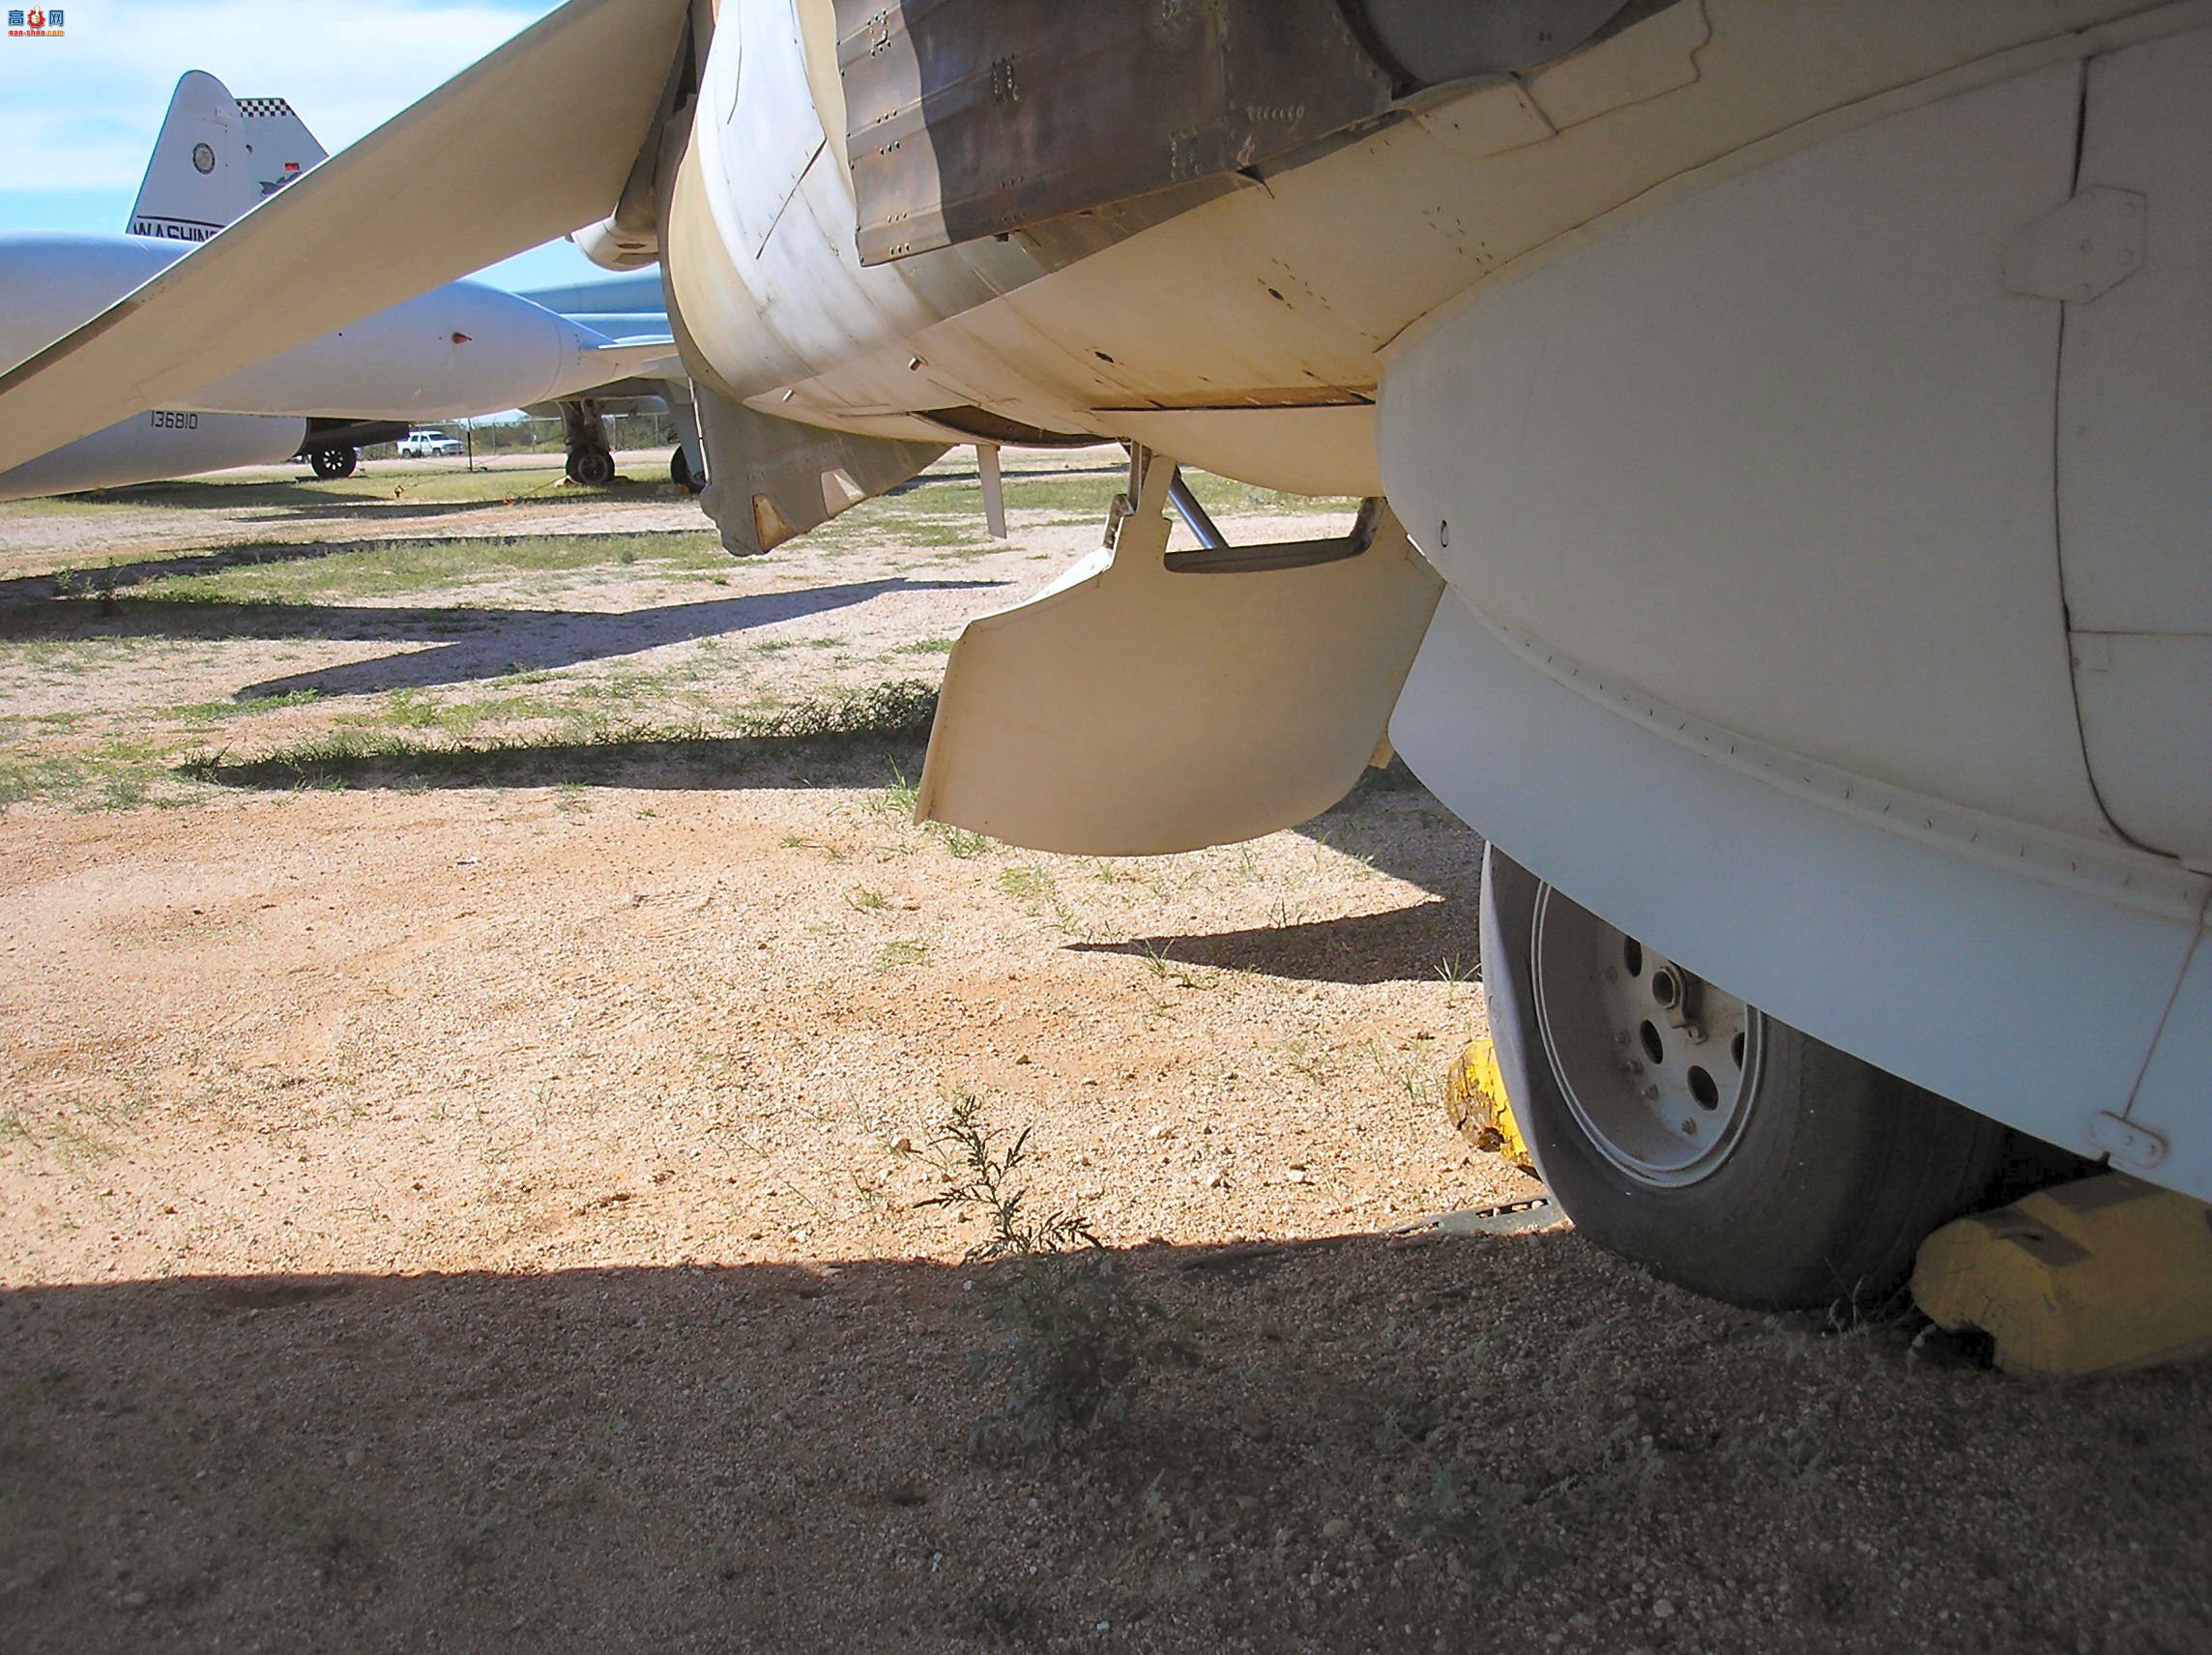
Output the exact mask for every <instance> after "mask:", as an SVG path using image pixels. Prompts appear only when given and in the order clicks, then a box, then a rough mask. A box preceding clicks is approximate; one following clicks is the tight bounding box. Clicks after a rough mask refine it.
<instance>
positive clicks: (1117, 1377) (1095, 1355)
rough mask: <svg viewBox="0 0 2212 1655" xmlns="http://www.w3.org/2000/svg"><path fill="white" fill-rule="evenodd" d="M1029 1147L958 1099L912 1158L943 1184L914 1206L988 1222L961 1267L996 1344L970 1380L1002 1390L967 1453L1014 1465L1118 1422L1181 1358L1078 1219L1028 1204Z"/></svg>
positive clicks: (1148, 1303) (1171, 1329)
mask: <svg viewBox="0 0 2212 1655" xmlns="http://www.w3.org/2000/svg"><path fill="white" fill-rule="evenodd" d="M1029 1148H1030V1133H1029V1129H1028V1128H1026V1127H1025V1128H1024V1129H1023V1130H1022V1131H1020V1132H1019V1133H1017V1134H1016V1135H1015V1136H1014V1138H1013V1140H1012V1141H1011V1142H1010V1143H1008V1142H1006V1141H1004V1139H1003V1138H1002V1137H1001V1136H1000V1135H999V1134H998V1133H997V1132H995V1131H994V1130H993V1129H992V1128H991V1127H990V1126H989V1125H988V1124H987V1123H986V1122H985V1120H984V1119H983V1114H982V1104H981V1100H980V1099H978V1098H976V1097H975V1096H974V1095H972V1094H962V1095H960V1096H958V1097H956V1098H955V1099H954V1100H953V1102H952V1105H951V1108H950V1111H949V1113H948V1114H947V1115H946V1118H945V1119H944V1120H943V1121H942V1122H941V1123H940V1124H939V1126H938V1128H937V1131H936V1133H935V1135H934V1136H933V1137H932V1139H931V1141H930V1142H929V1144H928V1145H927V1146H926V1147H923V1148H922V1149H920V1150H918V1151H917V1153H918V1154H920V1155H921V1156H923V1157H924V1158H925V1159H926V1160H927V1161H928V1162H929V1163H930V1164H931V1165H932V1166H934V1167H936V1168H937V1170H938V1171H939V1172H940V1173H941V1174H942V1175H943V1176H945V1177H946V1180H947V1183H946V1188H945V1190H944V1192H943V1193H942V1194H940V1195H937V1196H934V1197H932V1198H931V1199H930V1200H929V1201H928V1202H927V1203H926V1204H925V1205H930V1206H942V1207H949V1208H964V1209H968V1210H972V1211H975V1212H978V1213H980V1214H981V1215H982V1217H983V1218H984V1220H985V1221H986V1222H987V1223H988V1224H989V1225H990V1233H989V1234H988V1235H987V1236H986V1237H985V1238H984V1239H983V1240H982V1241H981V1242H980V1243H978V1244H977V1245H976V1246H975V1248H973V1249H972V1250H971V1251H970V1253H969V1261H970V1263H974V1264H975V1265H978V1266H979V1267H980V1268H981V1269H982V1271H983V1282H982V1292H981V1299H982V1308H983V1314H984V1316H985V1317H986V1318H987V1319H988V1321H990V1323H991V1326H992V1328H993V1330H994V1334H995V1337H994V1338H993V1341H992V1343H991V1344H990V1346H989V1347H988V1348H986V1349H985V1350H981V1351H978V1352H977V1353H976V1354H975V1357H974V1358H972V1360H971V1362H970V1371H971V1373H972V1374H973V1375H974V1376H975V1377H976V1378H978V1379H999V1380H1001V1381H1003V1382H1004V1386H1005V1402H1004V1406H1003V1407H1001V1408H998V1409H996V1410H995V1411H993V1412H991V1413H989V1414H986V1415H985V1416H984V1417H983V1418H982V1419H980V1420H978V1421H977V1422H976V1424H975V1429H974V1430H973V1431H972V1432H971V1433H970V1434H969V1439H968V1440H969V1447H970V1448H971V1449H972V1450H980V1449H983V1448H985V1447H987V1446H989V1445H990V1444H992V1443H993V1442H994V1441H1005V1440H1010V1441H1011V1442H1012V1444H1013V1445H1014V1446H1015V1447H1016V1448H1017V1449H1018V1450H1019V1452H1020V1453H1021V1455H1022V1457H1023V1458H1025V1459H1027V1458H1029V1457H1030V1456H1032V1455H1033V1454H1036V1453H1038V1452H1039V1451H1044V1452H1057V1451H1059V1450H1061V1449H1062V1448H1064V1447H1065V1446H1067V1445H1068V1442H1069V1439H1070V1438H1071V1437H1078V1436H1080V1435H1082V1434H1083V1433H1085V1432H1088V1431H1090V1430H1091V1428H1092V1427H1094V1426H1097V1425H1100V1424H1103V1423H1105V1422H1106V1421H1108V1420H1110V1419H1113V1418H1116V1417H1119V1416H1120V1415H1121V1412H1122V1411H1123V1410H1124V1409H1125V1408H1127V1406H1128V1399H1129V1397H1130V1395H1131V1394H1132V1393H1133V1392H1134V1391H1135V1390H1137V1389H1138V1388H1139V1387H1140V1386H1141V1385H1142V1384H1143V1383H1144V1382H1145V1381H1146V1379H1148V1378H1150V1374H1151V1373H1152V1372H1153V1371H1154V1370H1155V1369H1156V1368H1157V1367H1159V1366H1160V1365H1161V1364H1162V1363H1164V1362H1165V1361H1167V1360H1169V1359H1171V1358H1178V1357H1180V1358H1185V1359H1187V1357H1188V1355H1189V1350H1188V1346H1187V1344H1186V1343H1185V1342H1184V1341H1183V1340H1182V1339H1181V1338H1180V1337H1179V1330H1178V1329H1177V1328H1176V1326H1175V1325H1174V1324H1173V1322H1172V1321H1171V1320H1170V1319H1169V1317H1168V1315H1167V1313H1166V1312H1165V1311H1164V1310H1163V1309H1162V1308H1161V1306H1160V1305H1159V1304H1158V1303H1157V1301H1155V1300H1153V1299H1152V1298H1150V1297H1149V1296H1148V1295H1146V1294H1145V1293H1143V1292H1139V1291H1138V1290H1137V1289H1136V1288H1135V1287H1133V1286H1132V1285H1131V1284H1130V1283H1129V1282H1128V1281H1127V1279H1126V1278H1125V1277H1123V1276H1122V1275H1121V1272H1120V1271H1119V1270H1118V1269H1117V1268H1116V1265H1115V1261H1114V1257H1113V1255H1112V1254H1111V1253H1109V1252H1108V1251H1107V1250H1106V1248H1105V1246H1104V1245H1103V1244H1102V1243H1101V1242H1100V1241H1099V1239H1098V1237H1097V1236H1096V1234H1093V1233H1092V1231H1091V1225H1090V1222H1089V1220H1087V1219H1085V1218H1083V1217H1082V1216H1080V1215H1079V1214H1075V1213H1068V1212H1059V1211H1044V1210H1035V1209H1033V1208H1032V1207H1031V1205H1030V1204H1029V1192H1028V1190H1027V1189H1026V1188H1025V1187H1024V1186H1023V1183H1022V1180H1021V1179H1020V1177H1019V1176H1018V1175H1019V1174H1020V1173H1021V1170H1022V1168H1023V1167H1024V1166H1025V1165H1026V1164H1027V1163H1028V1160H1029Z"/></svg>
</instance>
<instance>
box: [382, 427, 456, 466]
mask: <svg viewBox="0 0 2212 1655" xmlns="http://www.w3.org/2000/svg"><path fill="white" fill-rule="evenodd" d="M395 451H396V452H397V453H398V455H399V457H400V458H401V459H403V460H435V459H444V458H446V457H448V456H449V455H451V454H457V453H462V452H464V451H465V450H464V449H463V446H462V445H461V444H460V443H459V442H458V441H456V440H455V439H454V438H451V437H449V436H447V435H446V433H445V432H443V431H410V432H408V433H407V435H405V436H404V437H402V438H400V439H399V445H398V448H397V450H395Z"/></svg>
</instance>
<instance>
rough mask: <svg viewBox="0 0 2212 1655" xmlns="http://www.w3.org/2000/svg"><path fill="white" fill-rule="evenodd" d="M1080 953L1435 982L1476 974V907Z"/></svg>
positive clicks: (1413, 910) (1331, 978) (1430, 907)
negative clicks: (1446, 974) (1447, 974)
mask: <svg viewBox="0 0 2212 1655" xmlns="http://www.w3.org/2000/svg"><path fill="white" fill-rule="evenodd" d="M1063 946H1064V947H1065V948H1066V949H1067V950H1068V951H1069V952H1070V953H1077V954H1127V955H1130V956H1131V957H1133V958H1138V959H1146V960H1153V961H1159V962H1162V963H1165V964H1170V965H1173V966H1183V967H1197V968H1199V969H1201V970H1210V971H1230V972H1257V973H1259V974H1261V975H1262V976H1270V977H1287V978H1291V979H1293V980H1295V981H1299V982H1336V983H1387V982H1435V981H1436V980H1438V978H1439V976H1440V975H1441V974H1443V973H1444V972H1445V967H1446V962H1451V963H1452V966H1453V968H1454V969H1453V970H1452V973H1451V974H1452V975H1453V976H1455V977H1456V976H1458V975H1460V974H1462V973H1466V972H1472V971H1473V969H1474V952H1475V906H1474V900H1473V898H1472V897H1471V896H1469V897H1467V898H1465V899H1463V900H1460V901H1449V900H1446V901H1441V902H1421V903H1415V904H1414V905H1412V907H1410V908H1394V909H1391V910H1389V911H1388V912H1387V913H1383V914H1363V915H1354V916H1353V917H1350V918H1342V919H1312V920H1306V921H1303V922H1300V923H1297V924H1291V925H1266V926H1254V927H1251V928H1250V929H1247V930H1242V931H1212V932H1180V933H1177V934H1174V935H1170V936H1159V937H1137V938H1132V939H1130V940H1129V941H1128V942H1125V943H1068V944H1063Z"/></svg>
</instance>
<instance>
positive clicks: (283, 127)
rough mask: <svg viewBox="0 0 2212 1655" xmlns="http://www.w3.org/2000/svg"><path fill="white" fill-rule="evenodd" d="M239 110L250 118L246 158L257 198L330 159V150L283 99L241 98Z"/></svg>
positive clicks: (272, 192)
mask: <svg viewBox="0 0 2212 1655" xmlns="http://www.w3.org/2000/svg"><path fill="white" fill-rule="evenodd" d="M238 112H239V113H240V114H241V115H243V116H245V118H246V159H247V167H248V169H249V171H250V174H251V177H252V179H253V188H254V197H253V198H254V199H255V200H256V201H258V200H260V199H261V197H262V196H264V195H274V194H276V193H277V191H278V190H279V189H283V188H284V186H286V185H287V184H290V183H291V182H292V181H293V180H294V179H296V178H298V177H299V176H300V175H301V174H302V173H304V172H306V170H307V168H309V167H310V166H313V165H314V164H315V163H316V162H317V161H319V160H329V159H330V151H328V150H326V149H324V148H323V146H322V145H321V144H319V143H317V142H316V141H315V134H314V133H312V132H310V131H307V123H306V122H305V121H303V120H301V119H300V117H299V115H298V114H297V113H296V112H295V111H294V110H293V108H292V105H291V104H289V103H287V102H285V101H284V100H283V99H281V98H241V99H240V100H239V101H238Z"/></svg>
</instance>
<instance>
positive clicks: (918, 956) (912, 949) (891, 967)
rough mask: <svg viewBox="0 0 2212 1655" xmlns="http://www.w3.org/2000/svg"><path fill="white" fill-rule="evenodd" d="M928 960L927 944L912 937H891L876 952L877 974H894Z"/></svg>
mask: <svg viewBox="0 0 2212 1655" xmlns="http://www.w3.org/2000/svg"><path fill="white" fill-rule="evenodd" d="M928 958H929V944H926V943H924V942H921V941H920V940H919V939H917V938H914V937H893V938H892V939H891V940H890V941H889V942H888V943H886V944H884V945H883V946H882V947H881V948H878V949H877V950H876V967H875V969H876V970H877V971H878V972H895V971H899V970H902V969H904V968H906V967H908V966H918V965H921V964H923V963H925V962H926V961H927V960H928Z"/></svg>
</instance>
